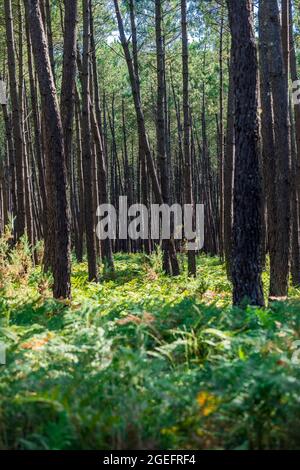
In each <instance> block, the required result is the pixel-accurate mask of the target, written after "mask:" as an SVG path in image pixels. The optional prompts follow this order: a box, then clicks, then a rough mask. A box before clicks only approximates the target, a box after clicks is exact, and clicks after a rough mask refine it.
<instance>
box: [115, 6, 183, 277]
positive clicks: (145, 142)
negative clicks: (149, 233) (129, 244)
mask: <svg viewBox="0 0 300 470" xmlns="http://www.w3.org/2000/svg"><path fill="white" fill-rule="evenodd" d="M114 5H115V12H116V17H117V22H118V28H119V33H120V39H121V43H122V47H123V50H124V54H125V59H126V63H127V67H128V73H129V78H130V83H131V88H132V94H133V99H134V106H135V111H136V117H137V125H138V133H139V138H140V139H141V147H142V150H143V152H142V153H143V158H144V156H145V158H146V161H147V168H148V170H149V174H150V177H151V181H152V187H153V191H154V194H155V198H156V202H157V203H158V204H161V205H162V204H164V200H163V197H162V193H161V188H160V184H159V180H158V176H157V172H156V168H155V164H154V160H153V156H152V152H151V148H150V143H149V139H148V135H147V132H146V124H145V117H144V112H143V108H142V103H141V98H140V93H139V86H138V81H137V77H136V74H135V70H134V65H133V61H132V57H131V54H130V50H129V47H128V41H127V39H126V35H125V31H124V24H123V19H122V16H121V12H120V8H119V0H114ZM144 183H146V182H144ZM169 251H170V259H171V264H172V271H173V275H175V276H176V275H178V274H179V264H178V260H177V256H176V250H175V244H174V243H173V240H170V246H169Z"/></svg>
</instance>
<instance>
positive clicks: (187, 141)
mask: <svg viewBox="0 0 300 470" xmlns="http://www.w3.org/2000/svg"><path fill="white" fill-rule="evenodd" d="M181 34H182V78H183V82H182V83H183V92H182V99H183V139H184V188H185V204H187V205H190V206H194V201H193V186H192V158H191V116H190V97H189V45H188V31H187V2H186V0H181ZM188 272H189V275H190V276H196V275H197V266H196V253H195V251H194V250H189V251H188Z"/></svg>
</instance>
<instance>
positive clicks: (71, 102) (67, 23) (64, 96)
mask: <svg viewBox="0 0 300 470" xmlns="http://www.w3.org/2000/svg"><path fill="white" fill-rule="evenodd" d="M64 5H65V20H64V53H63V69H62V85H61V118H62V125H63V130H64V147H65V159H66V162H67V169H68V173H69V178H68V180H69V184H70V182H71V177H70V174H71V158H72V137H73V119H74V109H75V77H76V41H77V8H78V2H77V0H73V1H72V2H70V1H68V0H64Z"/></svg>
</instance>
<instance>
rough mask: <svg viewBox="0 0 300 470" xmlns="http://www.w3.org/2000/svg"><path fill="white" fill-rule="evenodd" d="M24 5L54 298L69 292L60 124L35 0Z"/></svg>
mask: <svg viewBox="0 0 300 470" xmlns="http://www.w3.org/2000/svg"><path fill="white" fill-rule="evenodd" d="M25 8H27V12H28V20H29V30H30V35H31V40H32V47H33V53H34V58H35V64H36V70H37V75H38V80H39V86H40V91H41V96H42V112H43V116H44V119H45V132H46V137H47V143H48V153H47V157H48V158H49V169H50V171H51V179H52V183H53V184H52V189H53V198H52V201H53V203H54V208H53V209H54V210H53V213H54V231H55V237H54V240H55V250H54V251H55V253H54V265H53V276H54V286H53V294H54V297H55V298H67V297H70V295H71V282H70V276H71V264H70V221H69V219H70V216H69V207H68V198H67V170H66V161H65V153H64V143H63V130H62V123H61V117H60V112H59V105H58V101H57V96H56V89H55V84H54V78H53V74H52V69H51V63H50V58H49V52H48V45H47V39H46V34H45V30H44V26H43V21H42V16H41V11H40V6H39V2H38V0H28V1H26V2H25Z"/></svg>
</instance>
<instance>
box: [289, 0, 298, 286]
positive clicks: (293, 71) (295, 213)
mask: <svg viewBox="0 0 300 470" xmlns="http://www.w3.org/2000/svg"><path fill="white" fill-rule="evenodd" d="M289 3H290V72H291V80H292V82H296V81H297V80H298V73H297V59H296V51H295V43H294V34H293V10H292V2H291V0H290V2H289ZM294 116H295V117H294V127H295V140H296V148H295V158H294V161H293V162H292V163H293V166H292V172H293V245H292V282H293V285H294V286H296V287H299V286H300V106H299V105H295V106H294Z"/></svg>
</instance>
